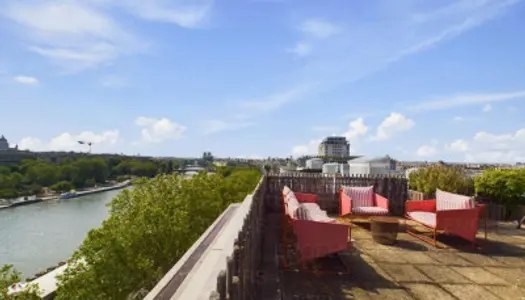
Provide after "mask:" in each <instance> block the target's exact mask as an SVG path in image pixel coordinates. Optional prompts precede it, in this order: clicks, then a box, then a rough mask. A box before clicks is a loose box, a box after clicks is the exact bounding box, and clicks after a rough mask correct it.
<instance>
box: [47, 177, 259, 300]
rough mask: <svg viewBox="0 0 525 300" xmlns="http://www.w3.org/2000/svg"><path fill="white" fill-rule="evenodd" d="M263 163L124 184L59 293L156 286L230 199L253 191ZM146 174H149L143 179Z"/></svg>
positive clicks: (82, 295)
mask: <svg viewBox="0 0 525 300" xmlns="http://www.w3.org/2000/svg"><path fill="white" fill-rule="evenodd" d="M260 176H261V175H260V171H259V170H258V169H255V170H254V169H240V170H235V169H234V170H232V172H231V174H230V176H228V177H224V176H222V175H219V174H206V173H204V172H203V173H199V174H197V175H195V176H194V177H192V178H191V179H184V177H183V176H180V175H175V174H169V175H159V176H157V177H155V178H154V179H151V180H146V181H143V182H144V183H143V184H141V185H136V186H135V187H134V189H133V190H131V191H130V190H124V191H123V192H121V193H120V194H119V195H118V196H117V197H115V198H114V199H113V200H112V202H111V203H110V217H109V218H108V219H107V220H106V221H104V222H103V224H102V227H100V228H98V229H93V230H91V231H90V232H89V233H88V235H87V238H86V239H85V240H84V242H83V243H82V245H81V246H80V248H79V249H78V250H77V251H76V252H75V254H74V255H73V259H74V260H75V261H77V263H75V264H72V265H68V268H67V269H66V271H65V273H64V274H63V276H61V277H60V278H59V288H58V290H57V298H56V299H57V300H60V299H86V300H88V299H108V300H109V299H126V297H128V296H129V295H131V294H133V293H135V292H137V291H139V290H141V289H146V290H151V288H153V287H154V286H155V284H156V283H157V282H158V281H159V280H160V279H161V278H162V277H163V276H164V274H166V273H167V271H168V270H169V269H170V268H171V267H173V265H174V264H175V263H176V262H177V261H178V260H179V259H180V258H181V256H182V255H183V254H184V253H185V252H186V251H187V249H188V248H189V247H190V246H191V245H192V244H193V243H194V242H195V240H197V239H198V238H199V237H200V235H201V234H202V233H203V232H204V231H205V230H206V229H207V228H208V227H209V226H210V225H211V224H212V223H213V221H214V220H215V219H216V218H217V217H218V216H219V215H220V214H221V212H222V211H224V209H225V208H226V207H227V206H228V205H229V204H231V203H233V202H239V201H242V200H243V199H244V197H245V196H246V195H247V194H248V193H251V192H252V191H253V189H254V188H255V186H256V184H257V182H258V181H259V178H260ZM142 180H144V179H142Z"/></svg>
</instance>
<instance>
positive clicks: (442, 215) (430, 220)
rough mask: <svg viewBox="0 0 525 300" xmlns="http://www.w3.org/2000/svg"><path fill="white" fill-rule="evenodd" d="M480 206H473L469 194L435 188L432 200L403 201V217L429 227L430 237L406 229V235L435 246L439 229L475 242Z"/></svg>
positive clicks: (481, 206)
mask: <svg viewBox="0 0 525 300" xmlns="http://www.w3.org/2000/svg"><path fill="white" fill-rule="evenodd" d="M483 208H484V206H483V205H476V203H475V202H474V200H473V199H472V198H471V197H467V196H462V195H457V194H453V193H448V192H444V191H441V190H437V191H436V200H422V201H406V202H405V211H406V213H405V217H406V218H407V219H409V220H413V221H415V222H417V223H418V224H420V225H422V226H424V227H426V228H429V229H431V230H432V239H430V238H428V237H425V236H423V235H420V234H417V233H416V232H413V231H411V230H409V228H408V227H407V229H406V231H407V233H408V234H410V235H412V236H414V237H416V238H419V239H421V240H423V241H425V242H428V243H430V244H432V245H433V246H435V247H437V243H436V237H437V234H438V231H439V232H444V233H447V234H453V235H456V236H459V237H461V238H463V239H465V240H468V241H470V242H472V244H475V243H476V234H477V232H478V225H479V217H480V215H481V211H482V210H483Z"/></svg>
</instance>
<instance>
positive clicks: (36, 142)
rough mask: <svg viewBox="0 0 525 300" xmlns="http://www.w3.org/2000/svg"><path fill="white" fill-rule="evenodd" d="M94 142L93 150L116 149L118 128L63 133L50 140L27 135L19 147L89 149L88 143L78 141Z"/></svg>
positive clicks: (50, 149)
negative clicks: (102, 130)
mask: <svg viewBox="0 0 525 300" xmlns="http://www.w3.org/2000/svg"><path fill="white" fill-rule="evenodd" d="M79 141H83V142H86V143H92V144H93V145H92V148H93V150H92V151H93V152H99V153H100V152H105V151H109V152H110V151H115V148H114V146H115V145H117V144H118V143H119V141H120V135H119V131H118V130H109V131H104V132H101V133H95V132H92V131H83V132H81V133H78V134H73V133H69V132H65V133H62V134H60V135H58V136H56V137H54V138H52V139H51V140H49V141H43V140H41V139H39V138H35V137H25V138H23V139H21V140H20V142H19V143H18V147H19V149H21V150H33V151H87V150H88V149H89V148H88V146H87V145H81V144H79V143H78V142H79Z"/></svg>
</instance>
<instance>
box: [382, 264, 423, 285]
mask: <svg viewBox="0 0 525 300" xmlns="http://www.w3.org/2000/svg"><path fill="white" fill-rule="evenodd" d="M381 269H383V270H384V271H385V272H386V273H388V274H389V275H390V276H391V277H392V278H393V279H394V280H395V281H397V282H431V280H430V279H429V278H428V277H427V276H425V274H423V273H421V271H419V270H418V269H416V268H415V267H414V266H412V265H408V264H404V265H399V264H382V265H381Z"/></svg>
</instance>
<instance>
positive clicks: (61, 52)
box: [0, 0, 212, 73]
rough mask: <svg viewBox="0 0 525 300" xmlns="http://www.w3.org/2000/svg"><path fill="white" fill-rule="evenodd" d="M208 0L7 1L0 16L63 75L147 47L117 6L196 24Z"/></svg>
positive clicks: (135, 13)
mask: <svg viewBox="0 0 525 300" xmlns="http://www.w3.org/2000/svg"><path fill="white" fill-rule="evenodd" d="M211 5H212V2H211V1H206V2H205V3H204V4H197V3H194V4H192V5H189V6H188V5H183V4H181V2H180V1H175V2H170V3H167V2H165V1H157V0H151V1H138V0H123V1H109V0H89V1H46V2H35V1H29V0H19V1H7V3H5V4H4V5H3V7H2V8H0V17H5V18H6V19H8V20H11V21H12V22H13V23H14V24H16V25H17V27H15V28H16V29H17V31H16V33H20V34H21V38H22V39H23V40H28V41H29V44H28V49H29V51H31V52H33V53H36V54H39V55H41V56H43V57H46V58H48V59H49V60H51V61H52V62H54V63H55V64H57V65H58V66H60V67H61V68H62V69H63V70H64V71H65V72H67V73H75V72H79V71H83V70H86V69H89V68H94V67H98V66H101V65H105V64H107V63H109V62H111V61H113V60H115V59H117V58H118V57H120V56H122V55H128V54H135V53H140V52H143V51H145V50H146V49H147V48H148V42H147V41H145V40H144V39H142V38H139V37H138V36H136V34H134V33H133V32H131V31H129V30H127V29H125V28H124V26H123V25H122V24H121V23H120V22H119V21H118V20H117V19H116V18H115V17H113V14H112V13H113V12H114V11H115V9H120V10H121V11H124V12H128V13H129V14H131V15H133V16H135V17H137V18H140V19H143V20H147V21H160V22H170V23H174V24H177V25H179V26H182V27H197V26H198V25H199V24H201V22H202V21H204V20H205V18H206V16H207V15H208V12H209V9H210V7H211Z"/></svg>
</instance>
